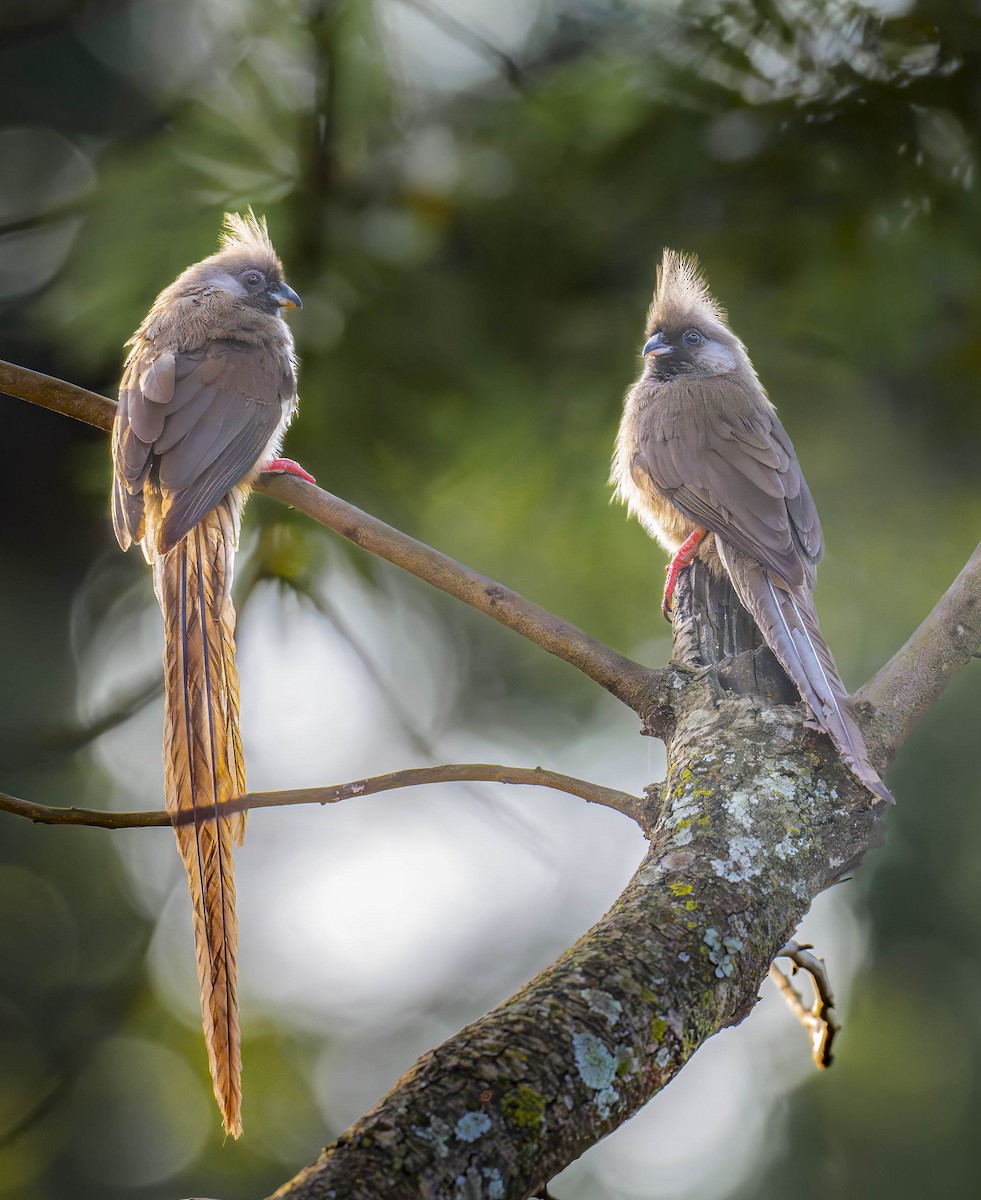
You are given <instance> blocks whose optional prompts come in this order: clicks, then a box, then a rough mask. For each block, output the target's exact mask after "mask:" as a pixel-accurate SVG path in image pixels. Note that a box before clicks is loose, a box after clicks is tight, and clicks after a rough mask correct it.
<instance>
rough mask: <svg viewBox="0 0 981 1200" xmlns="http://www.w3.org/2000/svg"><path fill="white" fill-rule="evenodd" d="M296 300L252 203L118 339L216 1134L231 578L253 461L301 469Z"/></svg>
mask: <svg viewBox="0 0 981 1200" xmlns="http://www.w3.org/2000/svg"><path fill="white" fill-rule="evenodd" d="M299 305H300V298H299V297H298V296H297V294H296V293H295V292H294V291H293V290H292V289H291V288H289V287H287V285H286V283H285V282H284V280H283V266H282V263H281V262H280V261H279V258H278V256H277V254H276V251H275V250H274V249H273V245H272V242H271V241H270V240H269V234H268V231H267V228H266V223H265V220H264V219H262V220H260V219H258V218H256V217H255V215H254V214H253V213H252V211H251V210H249V212H248V213H247V214H246V215H245V216H239V215H237V214H228V215H226V217H225V230H224V234H223V237H222V241H221V247H220V249H219V250H218V252H217V253H216V254H212V255H211V256H210V257H209V258H206V259H204V260H203V261H202V262H198V263H195V264H194V265H193V266H190V267H188V268H187V270H186V271H184V272H183V273H182V274H181V275H180V276H179V277H178V278H177V279H176V280H175V281H174V282H173V283H172V284H171V285H170V286H169V287H167V288H165V289H164V290H163V291H162V292H161V293H160V295H159V296H158V297H157V299H156V300H155V301H154V304H153V307H152V308H151V309H150V312H149V314H148V315H147V317H146V319H145V320H144V322H143V324H142V325H141V326H140V327H139V329H138V330H137V331H136V333H135V334H134V335H133V337H132V338H131V339H130V341H129V342H128V343H127V344H128V345H130V346H131V347H132V349H131V350H130V353H129V357H128V358H127V360H126V366H125V369H124V373H123V379H122V383H121V385H120V389H119V407H118V409H117V413H116V419H115V424H114V426H113V433H112V459H113V486H112V522H113V527H114V529H115V532H116V537H117V539H118V541H119V544H120V546H121V547H122V548H123V549H124V550H127V549H129V547H130V546H131V545H132V544H133V543H134V542H138V543H139V544H140V545H141V546H142V548H143V553H144V555H145V557H146V559H147V561H148V562H149V563H150V565H151V566H152V568H153V585H154V590H155V591H156V594H157V599H158V601H159V603H160V608H161V610H162V612H163V618H164V682H165V707H164V713H165V716H164V748H163V759H164V786H165V795H166V802H167V809H168V811H169V813H170V815H171V819H172V821H173V822H174V830H175V833H176V836H177V844H178V848H179V849H180V853H181V857H182V859H183V861H184V866H185V869H186V871H187V876H188V887H189V890H190V893H191V901H192V905H193V910H194V940H195V950H196V954H197V965H198V980H199V983H200V992H201V1015H202V1020H203V1024H204V1033H205V1040H206V1042H207V1047H208V1059H209V1063H210V1066H211V1076H212V1081H213V1083H214V1089H215V1097H216V1099H217V1100H218V1104H219V1107H220V1108H221V1114H222V1120H223V1122H224V1126H225V1129H226V1131H227V1132H228V1133H231V1134H232V1135H233V1136H235V1137H238V1136H239V1135H240V1134H241V1132H242V1118H241V1099H242V1090H241V1049H240V1041H239V1018H238V1001H237V998H236V990H237V966H236V956H237V947H238V926H237V921H236V916H235V876H234V868H233V863H232V842H233V841H234V842H236V843H238V844H241V840H242V836H243V835H244V832H245V814H244V813H240V814H237V815H234V814H233V815H231V816H225V817H221V818H218V817H216V812H217V809H218V807H219V806H220V805H221V804H222V803H223V802H225V801H228V800H230V799H231V798H232V797H234V796H237V795H241V794H242V793H244V792H245V791H246V785H245V761H244V758H243V755H242V743H241V735H240V732H239V695H238V690H239V684H238V671H237V669H236V666H235V642H234V634H235V610H234V608H233V607H232V599H231V584H232V569H233V565H234V556H235V550H236V547H237V544H238V533H239V525H240V521H241V515H242V508H243V506H244V504H245V501H246V499H247V498H248V495H249V491H250V489H251V486H252V483H253V482H254V480H255V478H256V476H257V475H258V474H259V473H260V472H261V471H289V472H291V473H295V474H299V475H302V476H303V477H304V478H307V479H312V476H309V475H307V474H306V472H305V471H303V470H302V469H301V468H300V467H298V466H297V465H296V463H293V462H292V461H291V460H289V459H280V458H278V457H277V455H278V454H279V448H280V445H281V444H282V440H283V435H284V433H285V432H286V427H287V425H288V424H289V422H290V420H291V418H292V416H293V413H294V412H295V410H296V359H295V356H294V353H293V336H292V334H291V333H290V330H289V327H288V326H287V324H286V322H285V321H284V320H283V316H282V314H283V312H284V310H285V309H287V308H291V307H298V306H299Z"/></svg>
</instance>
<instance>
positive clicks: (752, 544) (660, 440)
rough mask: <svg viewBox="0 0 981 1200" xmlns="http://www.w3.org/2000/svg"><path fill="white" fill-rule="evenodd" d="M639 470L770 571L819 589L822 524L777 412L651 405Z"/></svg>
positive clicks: (793, 583) (704, 525)
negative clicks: (665, 410) (816, 582)
mask: <svg viewBox="0 0 981 1200" xmlns="http://www.w3.org/2000/svg"><path fill="white" fill-rule="evenodd" d="M634 469H635V470H636V469H639V470H640V471H643V472H646V474H647V475H648V476H649V477H650V479H651V480H652V482H653V483H654V486H655V487H656V488H657V490H658V491H659V492H661V494H662V495H664V496H665V497H666V498H667V499H668V500H670V501H671V503H672V504H674V505H675V507H676V508H678V509H679V510H680V511H681V512H683V513H684V514H685V515H686V516H687V517H689V518H690V520H692V521H694V522H696V524H698V525H700V526H701V527H702V528H704V529H708V530H710V531H711V532H712V533H714V534H716V535H717V536H718V537H719V538H721V539H723V540H725V541H726V542H728V543H729V544H731V545H733V546H735V547H737V548H738V549H739V550H741V551H743V553H744V554H747V555H749V556H750V557H751V558H754V559H755V560H756V561H757V562H759V563H762V564H763V566H765V567H768V568H769V569H770V570H772V571H773V572H774V573H775V574H776V575H777V577H778V578H779V579H780V580H782V581H783V582H784V583H785V584H786V585H787V586H788V587H801V586H806V587H809V588H810V587H813V586H814V566H815V564H816V563H817V561H818V560H819V559H820V557H821V524H820V521H819V520H818V515H817V510H816V508H815V507H814V501H813V500H812V499H811V493H810V492H809V491H808V488H807V484H806V483H805V482H804V477H803V475H802V474H801V469H800V464H799V463H798V461H797V455H796V454H795V453H794V448H793V446H792V444H791V442H790V438H789V437H788V436H787V433H786V431H785V430H784V428H783V426H782V425H781V424H780V421H779V420H778V419H777V417H776V414H775V413H774V412H773V410H772V408H770V407H769V405H767V406H766V407H765V408H764V407H762V406H761V407H760V409H759V411H758V412H754V413H753V414H752V415H736V416H733V415H727V414H726V413H725V412H724V411H714V410H713V409H711V408H710V407H708V406H703V407H700V409H699V411H698V412H697V414H695V415H693V414H692V413H690V412H688V413H681V414H678V413H674V414H672V413H663V412H659V411H657V409H656V408H654V407H652V411H651V419H650V420H649V421H647V422H646V423H645V426H644V427H642V429H641V436H640V444H639V447H638V453H637V456H636V459H635V463H634Z"/></svg>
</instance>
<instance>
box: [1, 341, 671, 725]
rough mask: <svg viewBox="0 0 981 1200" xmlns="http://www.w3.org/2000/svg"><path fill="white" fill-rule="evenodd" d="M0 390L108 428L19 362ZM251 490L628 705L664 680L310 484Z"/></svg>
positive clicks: (268, 481) (106, 405)
mask: <svg viewBox="0 0 981 1200" xmlns="http://www.w3.org/2000/svg"><path fill="white" fill-rule="evenodd" d="M0 392H5V393H6V394H7V395H10V396H14V397H16V398H18V399H21V400H27V401H29V402H30V403H32V404H40V405H42V406H43V407H45V408H49V409H53V410H54V411H56V412H60V413H64V414H65V415H66V416H71V417H75V418H76V419H77V420H80V421H86V422H87V423H88V424H90V425H95V426H97V427H98V428H100V429H105V430H109V429H111V428H112V421H113V415H114V413H115V407H116V406H115V404H113V402H112V401H111V400H107V399H106V398H105V397H104V396H99V395H96V394H95V393H94V392H89V391H86V390H85V389H84V388H79V387H76V386H75V385H74V384H71V383H66V382H65V381H64V380H61V379H52V378H51V377H50V376H48V375H41V374H39V373H38V372H36V371H29V370H28V369H27V368H26V367H18V366H15V365H14V364H12V363H6V362H0ZM256 490H257V491H261V492H265V493H266V494H267V495H270V496H274V497H276V499H278V500H281V501H283V503H285V504H289V505H291V506H292V507H293V508H297V509H299V510H300V511H301V512H304V513H306V514H307V516H309V517H312V518H313V519H314V520H315V521H318V522H319V523H320V524H321V525H325V526H327V528H329V529H332V530H333V531H334V532H335V533H339V534H340V535H341V536H342V537H345V538H347V540H348V541H350V542H354V544H355V545H357V546H361V547H362V548H363V549H365V550H368V551H369V552H370V553H372V554H375V555H377V556H378V557H379V558H384V559H387V560H388V562H391V563H394V564H395V565H396V566H398V567H402V568H403V570H406V571H408V572H409V573H410V574H412V575H415V576H416V578H417V579H421V580H423V581H424V582H425V583H428V584H431V585H432V586H433V587H436V588H439V589H440V590H441V591H444V592H447V593H448V594H449V595H451V596H455V597H456V598H457V599H458V600H462V601H463V602H464V603H465V604H469V605H470V606H471V607H472V608H476V609H477V610H478V611H479V612H482V613H484V614H486V615H487V616H489V617H493V618H494V620H495V621H499V622H500V623H501V624H502V625H506V626H507V627H508V628H509V629H513V630H514V631H515V632H516V633H520V634H521V636H522V637H524V638H527V639H528V640H529V641H532V642H535V643H536V645H538V646H541V648H542V649H543V650H546V651H548V653H549V654H554V655H555V656H556V657H558V658H561V659H564V660H565V661H566V662H568V663H571V664H572V665H573V666H574V667H576V668H577V669H578V670H579V671H582V673H583V674H584V675H587V676H589V678H590V679H593V680H595V682H596V683H599V684H600V685H601V686H602V687H604V688H606V689H607V691H609V692H612V694H613V695H614V696H616V697H617V698H618V699H619V700H622V701H623V702H624V703H625V704H628V705H630V707H631V708H633V709H635V710H636V709H638V708H639V707H640V706H641V705H643V704H648V707H651V706H650V705H649V703H648V698H649V697H650V696H651V695H652V694H653V693H656V692H657V691H658V689H659V688H660V687H661V686H662V685H663V684H664V682H665V679H666V673H665V672H662V671H653V670H651V669H650V668H649V667H645V666H642V665H641V664H640V663H637V662H634V661H633V659H630V658H627V657H626V655H623V654H620V653H618V652H617V651H616V650H612V649H611V648H610V647H609V646H605V645H604V644H603V643H602V642H600V641H597V640H596V638H593V637H590V636H589V634H587V633H583V631H582V630H581V629H577V628H576V627H575V626H574V625H570V624H568V622H566V621H563V620H561V619H560V618H559V617H557V616H555V614H554V613H550V612H549V611H548V610H547V609H544V608H542V607H541V606H540V605H538V604H534V603H532V602H531V601H530V600H526V599H525V598H524V597H523V596H519V595H518V593H517V592H513V591H512V590H511V589H510V588H506V587H504V585H503V584H500V583H496V582H495V581H494V580H493V579H488V578H487V576H485V575H480V574H478V573H477V572H476V571H472V570H471V569H470V568H469V567H465V566H464V565H463V564H462V563H458V562H456V561H455V560H454V559H452V558H450V557H449V556H448V555H445V554H441V553H440V552H439V551H438V550H434V549H432V547H430V546H427V545H425V544H424V543H423V542H419V541H417V540H416V539H415V538H412V537H409V535H408V534H405V533H402V532H401V531H400V530H398V529H394V528H393V527H392V526H391V525H386V524H385V522H384V521H379V520H378V519H377V517H372V516H370V515H369V514H368V513H365V512H362V511H361V509H359V508H356V507H355V506H354V505H353V504H348V503H347V501H345V500H341V499H340V498H339V497H337V496H332V495H331V494H330V493H329V492H325V491H323V490H322V489H321V488H318V487H316V486H315V485H314V484H312V483H307V482H306V481H305V480H302V479H298V478H297V477H296V476H292V475H263V476H261V477H260V478H259V480H258V482H257V483H256Z"/></svg>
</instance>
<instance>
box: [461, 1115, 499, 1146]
mask: <svg viewBox="0 0 981 1200" xmlns="http://www.w3.org/2000/svg"><path fill="white" fill-rule="evenodd" d="M490 1127H491V1119H490V1117H489V1116H488V1115H487V1114H486V1113H485V1112H465V1113H464V1114H463V1116H462V1117H461V1118H460V1119H459V1121H457V1123H456V1128H455V1129H454V1130H453V1132H454V1133H455V1134H456V1139H457V1141H458V1142H475V1141H476V1140H477V1138H479V1137H481V1136H482V1135H483V1134H485V1133H486V1132H487V1130H488V1129H490Z"/></svg>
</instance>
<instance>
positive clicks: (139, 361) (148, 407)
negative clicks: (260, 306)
mask: <svg viewBox="0 0 981 1200" xmlns="http://www.w3.org/2000/svg"><path fill="white" fill-rule="evenodd" d="M295 387H296V383H295V378H294V375H293V369H292V365H291V363H290V362H289V359H288V358H287V357H286V356H284V355H280V354H276V353H275V352H272V351H268V350H264V349H262V348H259V347H254V346H247V345H244V344H239V343H234V342H219V341H216V342H212V343H209V345H208V346H207V347H205V348H203V349H201V350H195V351H190V352H185V353H180V352H174V351H170V350H167V351H163V352H161V353H156V354H154V353H147V352H146V351H144V353H139V351H138V350H137V351H135V352H134V354H133V355H132V356H131V357H130V360H129V363H128V364H127V368H126V373H125V375H124V376H123V382H122V386H121V388H120V393H119V409H118V412H117V415H116V423H115V426H114V430H113V461H114V465H115V487H114V490H113V522H114V525H115V528H116V536H117V537H118V538H119V542H120V545H122V546H123V547H124V548H125V547H126V546H128V545H129V544H130V543H131V542H132V541H136V540H139V538H141V537H142V536H143V532H144V530H143V527H142V519H143V488H144V485H145V484H146V482H147V480H148V479H152V481H153V483H154V484H155V485H157V486H159V488H160V491H161V493H162V494H163V497H164V512H165V517H164V521H163V526H162V529H161V530H160V531H158V535H157V537H158V541H157V548H158V550H159V552H161V553H164V552H166V551H167V550H169V549H170V548H171V547H172V546H174V545H176V543H177V542H179V541H180V539H181V538H182V537H184V535H185V534H187V533H188V532H189V530H191V529H192V528H193V527H194V526H195V525H196V524H197V522H198V521H200V520H201V518H202V517H203V516H204V515H205V514H206V513H208V512H210V511H211V509H213V508H214V507H215V505H216V504H218V502H219V501H220V500H221V499H222V497H223V496H225V495H226V494H227V493H228V492H229V491H230V489H231V488H233V487H234V486H235V485H236V484H238V483H241V482H242V480H243V479H245V478H246V477H247V476H248V475H249V474H250V472H251V471H252V470H253V469H254V468H255V466H256V465H257V463H258V462H259V461H260V459H261V457H262V454H263V451H264V450H265V448H266V446H267V445H268V444H269V441H270V439H271V438H272V437H273V435H274V434H275V432H276V430H277V429H278V428H279V426H280V424H281V423H282V422H283V421H284V420H285V418H286V417H287V415H288V414H289V412H290V410H291V407H292V402H293V399H294V394H295Z"/></svg>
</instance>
